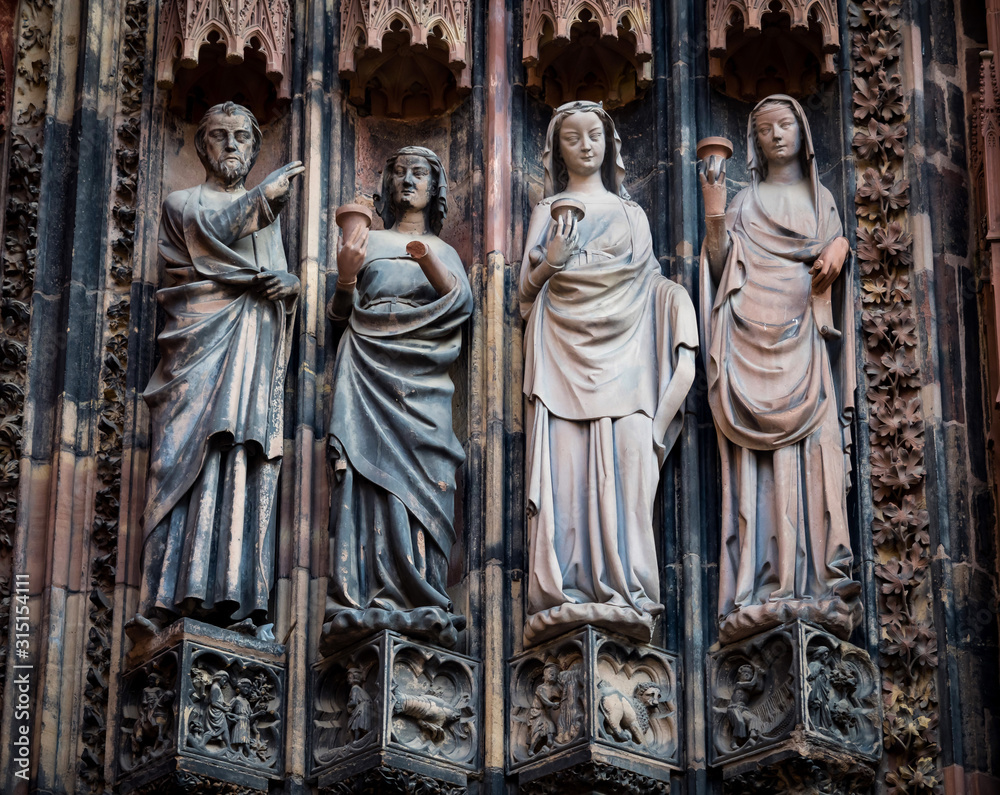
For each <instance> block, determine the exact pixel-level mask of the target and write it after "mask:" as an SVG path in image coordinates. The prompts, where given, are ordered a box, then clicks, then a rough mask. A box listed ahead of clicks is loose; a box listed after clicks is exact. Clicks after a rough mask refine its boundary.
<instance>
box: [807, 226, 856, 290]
mask: <svg viewBox="0 0 1000 795" xmlns="http://www.w3.org/2000/svg"><path fill="white" fill-rule="evenodd" d="M848 251H850V244H849V243H848V242H847V238H846V237H838V238H837V239H836V240H834V241H833V242H832V243H830V244H829V245H828V246H827V247H826V248H825V249H823V253H822V254H820V255H819V256H818V257H817V258H816V262H815V263H814V264H813V266H812V267H811V268H810V269H809V273H811V274H812V278H813V292H814V293H822V292H825V291H826V290H828V289H829V288H830V285H832V284H833V283H834V282H835V281H836V280H837V277H838V276H840V271H841V270H842V269H843V267H844V261H845V260H846V259H847V252H848Z"/></svg>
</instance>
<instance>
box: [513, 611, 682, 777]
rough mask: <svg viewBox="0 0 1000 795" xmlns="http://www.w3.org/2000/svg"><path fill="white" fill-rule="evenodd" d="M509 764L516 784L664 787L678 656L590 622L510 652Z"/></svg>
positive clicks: (674, 747) (672, 760)
mask: <svg viewBox="0 0 1000 795" xmlns="http://www.w3.org/2000/svg"><path fill="white" fill-rule="evenodd" d="M509 704H510V722H509V731H510V737H509V743H508V758H507V767H508V772H509V773H510V774H512V775H516V776H517V780H518V784H519V786H520V789H521V791H522V792H533V793H560V792H567V793H568V792H579V791H581V790H586V791H592V792H597V793H605V792H608V793H611V792H635V793H652V792H657V793H667V792H669V789H670V783H669V782H670V774H671V771H672V770H676V769H677V763H678V748H679V738H678V723H679V722H678V718H677V661H676V658H675V657H674V656H673V655H671V654H669V653H668V652H666V651H663V650H662V649H657V648H654V647H652V646H646V645H642V644H637V643H635V642H634V641H631V640H628V639H626V638H624V637H621V636H617V635H613V634H610V633H607V632H604V631H601V630H598V629H595V628H593V627H589V626H588V627H584V628H583V629H580V630H577V631H574V632H570V633H567V634H565V635H562V636H560V637H558V638H555V639H553V640H550V641H548V642H547V643H544V644H542V645H540V646H536V647H534V648H532V649H530V650H529V651H526V652H524V653H523V654H520V655H518V656H517V657H514V658H513V659H512V660H511V662H510V701H509Z"/></svg>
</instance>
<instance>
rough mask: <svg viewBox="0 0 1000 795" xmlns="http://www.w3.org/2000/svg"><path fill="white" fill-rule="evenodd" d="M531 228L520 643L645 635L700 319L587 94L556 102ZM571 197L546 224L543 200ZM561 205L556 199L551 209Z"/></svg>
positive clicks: (524, 295)
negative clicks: (589, 631) (671, 272)
mask: <svg viewBox="0 0 1000 795" xmlns="http://www.w3.org/2000/svg"><path fill="white" fill-rule="evenodd" d="M543 160H544V166H545V198H544V199H543V200H542V201H541V202H539V204H538V206H536V207H535V209H534V212H533V213H532V216H531V222H530V225H529V227H528V236H527V241H526V245H525V251H526V252H527V254H526V255H525V258H524V262H523V264H522V266H521V276H520V287H519V298H520V303H521V315H522V317H524V318H525V320H526V321H527V327H526V328H525V333H524V354H525V369H524V394H525V398H526V418H525V425H526V433H527V477H526V484H525V488H526V492H527V493H526V502H527V509H528V554H529V573H528V619H527V622H526V624H525V628H524V641H525V644H531V643H535V642H538V641H540V640H542V639H544V638H546V637H548V636H551V635H554V634H557V633H560V632H565V631H568V630H570V629H572V628H574V627H576V626H580V625H583V624H594V625H597V626H602V627H605V628H607V629H613V630H615V631H618V632H624V633H626V634H629V635H631V636H633V637H636V638H638V639H639V640H642V641H648V640H649V639H650V636H651V632H652V628H653V622H654V619H655V616H656V615H657V614H659V613H660V612H662V610H663V606H662V604H660V601H659V596H660V585H659V573H658V568H657V562H656V540H655V536H654V532H653V502H654V497H655V493H656V486H657V482H658V480H659V473H660V467H661V465H662V464H663V461H664V458H665V457H666V455H667V453H668V452H669V451H670V449H671V447H672V446H673V444H674V441H675V440H676V439H677V436H678V434H679V433H680V429H681V424H682V419H683V404H684V398H685V396H686V395H687V392H688V389H689V388H690V386H691V383H692V381H693V379H694V372H695V351H696V350H697V344H698V342H697V338H698V331H697V323H696V320H695V314H694V307H693V306H692V304H691V299H690V298H689V297H688V294H687V292H685V290H684V288H683V287H681V286H680V285H678V284H675V283H674V282H672V281H670V280H669V279H667V278H665V277H664V276H663V275H662V274H661V273H660V267H659V263H658V262H657V259H656V254H655V252H654V251H653V240H652V236H651V235H650V230H649V222H648V221H647V219H646V215H645V213H643V211H642V210H641V209H640V208H639V206H638V205H637V204H635V203H634V202H632V201H630V200H629V196H628V193H627V192H626V191H625V189H624V187H623V185H622V182H623V180H624V177H625V168H624V165H623V163H622V158H621V139H620V138H619V137H618V134H617V132H616V131H615V127H614V123H613V122H612V121H611V117H610V116H608V114H607V113H606V112H605V111H604V110H603V108H601V106H600V105H598V104H595V103H593V102H571V103H568V104H566V105H563V106H562V107H560V108H558V109H557V110H556V112H555V115H554V116H553V117H552V121H551V122H550V123H549V129H548V134H547V136H546V141H545V150H544V154H543ZM562 199H572V200H574V201H575V202H576V203H582V205H583V209H584V216H583V218H582V219H580V220H569V221H567V220H565V219H564V216H560V220H558V221H553V220H552V218H551V210H552V206H553V203H554V202H559V200H562ZM557 209H558V208H557Z"/></svg>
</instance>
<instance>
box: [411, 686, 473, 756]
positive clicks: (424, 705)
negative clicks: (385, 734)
mask: <svg viewBox="0 0 1000 795" xmlns="http://www.w3.org/2000/svg"><path fill="white" fill-rule="evenodd" d="M392 697H393V705H392V714H393V715H405V716H407V717H408V718H413V719H414V720H415V721H416V723H417V725H418V726H419V727H420V728H421V730H423V732H424V733H425V734H426V735H427V736H428V737H429V738H430V740H431V741H432V742H435V743H443V742H444V741H445V738H446V736H447V733H446V728H447V727H450V726H451V725H452V724H454V723H456V722H459V721H460V720H461V718H462V717H463V713H464V709H465V708H467V707H468V706H469V696H468V695H467V694H463V695H462V696H460V697H459V699H458V700H457V701H456V702H455V703H453V704H452V703H449V702H448V701H446V700H445V699H444V698H442V691H441V690H440V689H439V688H436V687H432V688H430V689H429V690H428V691H427V692H426V693H423V694H420V695H415V694H411V693H401V692H399V691H398V690H394V691H393V694H392ZM452 730H453V731H454V732H455V734H456V736H458V737H461V738H465V737H467V736H468V729H467V728H466V727H465V726H463V725H462V724H461V723H459V725H458V726H455V727H454V728H453V729H452Z"/></svg>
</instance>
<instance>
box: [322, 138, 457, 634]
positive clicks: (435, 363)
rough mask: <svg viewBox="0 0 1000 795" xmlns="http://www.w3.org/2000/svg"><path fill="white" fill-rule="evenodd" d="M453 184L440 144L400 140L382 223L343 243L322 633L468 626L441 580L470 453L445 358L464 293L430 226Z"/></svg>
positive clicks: (436, 225) (452, 260)
mask: <svg viewBox="0 0 1000 795" xmlns="http://www.w3.org/2000/svg"><path fill="white" fill-rule="evenodd" d="M447 190H448V186H447V181H446V178H445V173H444V169H443V168H442V165H441V161H440V160H439V159H438V157H437V155H435V154H434V153H433V152H432V151H431V150H429V149H425V148H424V147H421V146H409V147H405V148H403V149H400V150H399V151H398V152H396V154H394V155H393V156H392V157H391V158H389V160H388V162H387V164H386V168H385V172H384V173H383V178H382V193H381V194H380V195H378V196H376V202H375V207H376V210H377V211H378V213H379V215H380V216H381V217H382V220H383V222H384V224H385V229H384V230H383V231H374V232H371V233H369V232H368V230H367V228H366V227H364V226H359V227H358V228H357V230H356V231H355V232H354V233H352V234H348V236H347V237H346V239H344V240H342V241H341V245H340V248H339V250H338V254H337V288H336V292H335V294H334V297H333V300H332V302H331V305H330V316H331V318H332V320H333V322H334V324H335V325H339V326H342V327H344V328H345V330H344V334H343V337H342V338H341V340H340V347H339V349H338V351H337V363H336V366H335V370H334V382H333V407H332V410H331V415H330V436H329V453H330V463H331V478H332V483H331V486H332V492H333V493H332V499H331V509H330V584H329V593H328V599H327V613H326V618H327V624H326V626H325V627H324V634H325V635H326V637H327V642H328V643H329V642H333V643H339V642H342V641H343V640H345V639H346V638H348V637H350V636H352V635H360V634H366V633H368V632H373V631H377V630H380V629H385V628H388V629H394V630H398V631H401V632H404V633H408V634H410V635H414V636H418V637H425V638H429V639H431V640H435V641H437V642H439V643H442V644H444V645H452V644H453V643H454V642H455V640H456V639H457V633H458V631H459V630H461V629H462V628H463V627H464V625H465V618H464V617H462V616H455V615H453V614H452V604H451V600H450V599H449V598H448V594H447V593H446V591H445V588H446V585H447V573H448V556H449V553H450V552H451V547H452V544H453V543H454V541H455V525H454V502H455V471H456V469H457V468H458V466H459V465H460V464H461V463H462V461H463V460H464V455H463V452H462V447H461V445H460V444H459V442H458V439H457V438H456V437H455V432H454V431H453V430H452V417H451V402H452V394H453V393H454V391H455V386H454V384H453V383H452V380H451V376H450V375H449V368H450V367H451V365H452V364H453V363H454V362H455V360H456V359H457V358H458V355H459V353H460V351H461V348H462V324H463V323H464V322H465V320H466V319H467V318H468V317H469V315H470V313H471V312H472V291H471V289H470V288H469V280H468V277H467V276H466V275H465V269H464V268H463V267H462V262H461V260H459V258H458V254H457V253H456V251H455V249H453V248H452V247H451V246H449V245H448V244H447V243H445V242H444V241H442V240H441V238H439V237H438V234H439V233H440V232H441V225H442V222H443V221H444V218H445V214H446V212H447V207H448V203H447ZM420 244H422V245H420ZM408 246H409V249H408ZM421 249H423V251H421ZM408 251H415V252H418V253H417V254H415V255H411V254H410V253H408Z"/></svg>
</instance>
